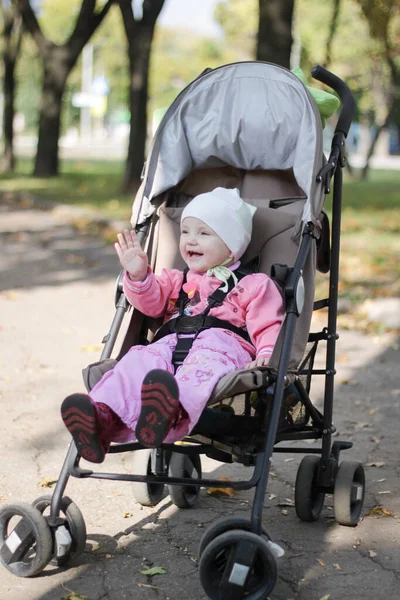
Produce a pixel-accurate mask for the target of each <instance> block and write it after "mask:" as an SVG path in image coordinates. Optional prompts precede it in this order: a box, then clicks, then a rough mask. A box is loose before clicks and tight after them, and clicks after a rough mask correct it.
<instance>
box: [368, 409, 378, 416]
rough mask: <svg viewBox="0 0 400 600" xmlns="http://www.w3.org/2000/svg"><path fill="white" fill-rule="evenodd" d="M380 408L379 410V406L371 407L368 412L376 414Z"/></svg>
mask: <svg viewBox="0 0 400 600" xmlns="http://www.w3.org/2000/svg"><path fill="white" fill-rule="evenodd" d="M378 410H379V408H371V409H370V410H369V411H368V414H370V415H374V414H375V413H376V412H378Z"/></svg>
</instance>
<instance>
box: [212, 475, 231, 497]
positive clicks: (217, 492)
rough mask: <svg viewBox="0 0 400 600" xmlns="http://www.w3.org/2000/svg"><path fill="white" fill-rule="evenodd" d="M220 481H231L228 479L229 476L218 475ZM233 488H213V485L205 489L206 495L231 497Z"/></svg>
mask: <svg viewBox="0 0 400 600" xmlns="http://www.w3.org/2000/svg"><path fill="white" fill-rule="evenodd" d="M219 479H220V481H231V480H230V479H229V477H224V476H222V477H220V478H219ZM234 493H235V492H234V490H233V489H232V488H230V487H229V488H223V487H221V488H215V487H210V488H208V490H207V496H230V497H232V496H233V495H234Z"/></svg>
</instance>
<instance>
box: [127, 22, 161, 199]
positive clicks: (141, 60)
mask: <svg viewBox="0 0 400 600" xmlns="http://www.w3.org/2000/svg"><path fill="white" fill-rule="evenodd" d="M153 32H154V27H153V28H148V27H146V28H144V27H140V28H138V31H137V32H136V36H135V38H134V40H133V43H132V44H131V45H130V49H129V81H130V86H129V106H130V113H131V117H130V132H129V146H128V154H127V157H126V164H125V173H124V179H123V183H122V191H123V193H136V191H137V189H138V187H139V185H140V175H141V173H142V169H143V164H144V159H145V147H146V138H147V99H148V73H149V62H150V52H151V43H152V39H153Z"/></svg>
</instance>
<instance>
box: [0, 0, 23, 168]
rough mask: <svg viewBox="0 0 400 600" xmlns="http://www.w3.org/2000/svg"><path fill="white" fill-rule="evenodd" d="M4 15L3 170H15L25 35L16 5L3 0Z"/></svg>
mask: <svg viewBox="0 0 400 600" xmlns="http://www.w3.org/2000/svg"><path fill="white" fill-rule="evenodd" d="M0 8H1V12H2V17H3V39H4V41H3V43H4V49H3V63H4V87H3V89H4V108H3V124H4V154H3V164H2V170H3V171H5V172H8V171H13V170H14V167H15V156H14V115H15V106H14V101H15V66H16V61H17V58H18V56H19V52H20V48H21V41H22V35H23V28H22V20H21V17H20V15H19V14H18V11H17V10H16V8H15V6H14V5H13V4H11V3H9V2H4V0H1V2H0Z"/></svg>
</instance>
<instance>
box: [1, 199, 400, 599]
mask: <svg viewBox="0 0 400 600" xmlns="http://www.w3.org/2000/svg"><path fill="white" fill-rule="evenodd" d="M1 211H2V212H1V214H0V221H1V226H0V229H1V232H0V245H1V248H0V406H1V410H2V412H1V419H0V435H1V440H2V444H1V447H2V456H1V462H0V505H4V504H8V503H12V502H20V501H24V502H31V501H32V500H33V499H35V498H36V497H38V496H40V495H42V494H44V493H47V492H49V493H51V490H50V489H48V488H46V487H45V486H46V482H49V481H50V482H51V481H52V480H54V479H56V478H57V476H58V474H59V471H60V468H61V464H62V461H63V459H64V456H65V453H66V450H67V447H68V443H69V435H68V433H67V431H66V430H65V429H64V427H63V425H62V423H61V420H60V417H59V405H60V402H61V400H62V399H63V397H64V396H65V395H66V394H68V393H71V392H73V391H77V390H82V388H83V386H82V382H81V376H80V371H81V369H82V367H84V366H85V365H86V364H88V363H90V362H93V361H95V360H97V359H98V357H99V354H100V348H101V346H100V342H101V339H102V337H103V335H104V334H105V333H106V331H107V328H108V326H109V323H110V321H111V318H112V316H113V288H114V281H115V276H116V275H117V274H118V272H119V268H118V263H117V260H116V257H115V256H114V251H113V249H112V247H111V246H109V245H108V246H104V245H103V244H102V243H101V242H100V241H99V240H98V239H93V238H89V237H85V236H82V235H77V234H76V232H75V231H74V230H73V228H72V227H71V225H70V224H69V223H68V222H66V221H65V219H61V218H60V217H59V215H58V216H57V213H53V212H51V211H46V212H43V211H39V210H34V209H29V210H27V209H26V210H23V209H16V208H13V207H10V206H8V207H5V206H3V207H2V208H1ZM398 365H399V340H398V339H397V338H396V336H395V335H393V334H385V335H381V336H379V337H373V336H371V337H369V336H368V337H367V336H365V335H362V334H360V333H357V332H349V331H347V332H346V331H344V332H342V333H341V339H340V340H339V344H338V362H337V367H338V376H337V394H336V404H335V416H336V418H335V423H336V426H337V429H338V434H339V436H340V439H345V440H352V441H353V442H354V448H353V449H352V450H350V451H348V452H347V454H345V453H344V454H343V456H342V457H343V458H347V459H350V460H361V461H363V462H364V464H367V465H371V466H367V467H366V473H367V495H366V501H365V511H364V518H363V520H362V522H361V523H360V525H359V526H358V527H357V528H355V529H351V528H345V527H341V526H339V525H337V524H336V523H335V521H334V519H333V513H332V498H331V497H327V499H326V505H325V508H324V510H323V513H322V517H321V519H320V520H319V521H318V522H317V523H314V524H307V523H302V522H300V521H299V520H298V519H297V517H296V515H295V512H294V508H293V506H292V501H293V485H294V481H295V476H296V469H297V466H298V462H299V457H298V456H297V455H286V454H285V455H281V454H276V455H275V456H274V462H273V468H272V470H273V473H272V477H271V478H270V484H269V487H268V490H267V494H266V498H265V509H264V523H265V525H266V526H267V527H268V528H269V530H270V532H271V533H272V535H273V537H274V538H275V539H276V541H278V542H279V543H280V544H281V545H282V546H283V547H284V549H285V552H286V554H285V556H284V557H283V558H282V559H280V570H279V580H278V584H277V586H276V588H275V591H274V593H273V594H272V596H271V600H321V599H324V600H328V599H329V600H361V599H362V600H383V599H384V600H398V598H399V597H400V567H399V564H400V560H399V559H400V546H399V539H400V496H399V489H400V484H399V481H400V480H399V470H400V466H399V464H400V463H399V450H400V446H399V435H398V428H399V427H398V424H399V416H400V408H399V403H400V384H399V380H398ZM313 398H314V401H315V403H316V404H318V403H319V402H320V400H321V389H320V385H319V384H318V383H317V384H315V385H314V392H313ZM130 463H131V458H130V456H129V455H125V456H124V457H121V455H119V456H116V455H113V456H110V457H108V458H107V461H106V466H107V470H112V469H120V470H121V472H129V470H130ZM372 465H375V466H372ZM203 467H204V468H205V470H208V471H211V472H212V473H213V475H214V476H217V477H218V476H228V477H231V478H234V477H241V476H242V474H243V470H245V469H244V467H241V466H238V465H236V466H232V465H231V466H227V465H224V464H221V463H216V462H214V461H210V460H208V461H205V462H204V465H203ZM245 476H248V472H247V471H246V473H245ZM67 494H68V495H69V496H70V497H72V498H73V500H74V501H75V502H76V503H77V504H78V506H79V507H80V509H81V511H82V512H83V515H84V517H85V520H86V524H87V530H88V542H87V546H86V549H85V552H84V554H83V555H82V557H81V559H80V561H79V564H78V565H77V566H76V567H74V568H70V569H57V568H55V567H48V568H47V569H46V570H45V571H44V572H43V573H42V575H41V576H39V577H36V578H34V579H19V578H16V577H14V576H12V575H11V574H10V573H9V572H8V571H6V570H5V569H4V568H1V567H0V598H1V600H27V599H28V600H39V599H40V600H60V599H61V598H68V599H70V598H75V599H76V600H78V599H79V598H80V599H81V600H85V599H88V600H123V599H125V598H126V599H130V600H136V599H138V598H140V600H147V599H149V600H153V599H154V600H156V599H161V600H167V599H168V598H169V599H170V600H205V599H206V596H205V594H204V592H203V590H202V588H201V585H200V583H199V578H198V572H197V548H198V544H199V541H200V538H201V536H202V534H203V533H204V531H205V528H206V527H207V526H208V525H209V524H210V523H212V522H213V521H214V520H215V519H217V518H218V517H220V516H223V515H228V514H239V515H248V514H249V508H250V506H251V502H252V492H239V493H236V494H235V495H234V496H233V497H216V496H210V495H207V493H206V490H201V494H200V500H199V503H198V506H197V507H196V508H195V509H192V510H186V511H185V510H178V509H176V508H175V507H174V506H173V505H172V504H171V502H170V500H169V497H168V496H165V498H164V499H163V500H162V502H161V503H160V504H159V505H158V506H157V507H155V508H142V507H141V506H139V505H137V504H135V503H134V500H133V496H132V493H131V486H130V484H128V483H122V482H119V483H118V482H106V481H94V480H87V481H80V480H75V479H73V480H71V481H70V482H69V484H68V488H67ZM282 503H283V504H285V505H288V506H282V505H281V504H282ZM376 506H382V507H384V508H385V509H387V511H390V512H389V514H390V516H387V517H379V516H372V515H369V511H371V509H373V508H374V507H376ZM148 566H161V567H164V569H165V571H166V572H165V574H161V575H155V576H153V577H151V578H150V577H148V576H146V575H143V574H141V573H140V571H141V570H143V569H145V568H146V567H148ZM72 592H74V593H75V594H76V596H73V595H71V594H72Z"/></svg>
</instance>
